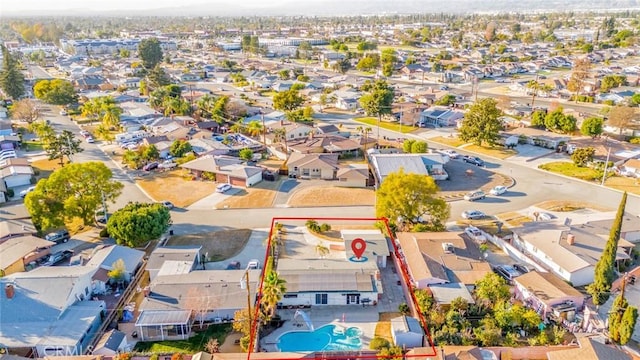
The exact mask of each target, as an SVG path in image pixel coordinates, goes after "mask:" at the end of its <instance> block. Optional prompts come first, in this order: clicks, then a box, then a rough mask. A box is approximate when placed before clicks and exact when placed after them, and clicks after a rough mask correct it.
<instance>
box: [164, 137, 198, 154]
mask: <svg viewBox="0 0 640 360" xmlns="http://www.w3.org/2000/svg"><path fill="white" fill-rule="evenodd" d="M192 150H193V149H192V147H191V144H190V143H189V142H188V141H186V140H180V139H178V140H176V141H174V142H173V143H172V144H171V146H170V147H169V154H171V156H175V157H183V156H184V155H185V154H186V153H188V152H191V151H192Z"/></svg>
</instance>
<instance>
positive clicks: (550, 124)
mask: <svg viewBox="0 0 640 360" xmlns="http://www.w3.org/2000/svg"><path fill="white" fill-rule="evenodd" d="M576 123H577V121H576V118H575V117H574V116H573V115H567V114H565V113H564V109H563V108H562V107H561V106H558V108H557V109H555V110H554V111H552V112H550V113H548V114H547V116H546V117H545V118H544V126H545V127H546V128H547V130H551V131H556V132H562V133H565V134H567V133H571V132H572V131H574V130H575V129H576Z"/></svg>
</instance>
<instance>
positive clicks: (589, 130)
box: [580, 117, 604, 138]
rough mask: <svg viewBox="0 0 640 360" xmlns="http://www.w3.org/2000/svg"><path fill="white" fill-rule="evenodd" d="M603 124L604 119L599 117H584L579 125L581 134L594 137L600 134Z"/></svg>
mask: <svg viewBox="0 0 640 360" xmlns="http://www.w3.org/2000/svg"><path fill="white" fill-rule="evenodd" d="M603 126H604V120H602V118H599V117H590V118H587V119H584V121H583V122H582V126H580V132H581V133H582V135H585V136H591V137H592V138H596V137H598V136H600V134H602V127H603Z"/></svg>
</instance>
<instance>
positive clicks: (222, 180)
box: [216, 174, 229, 184]
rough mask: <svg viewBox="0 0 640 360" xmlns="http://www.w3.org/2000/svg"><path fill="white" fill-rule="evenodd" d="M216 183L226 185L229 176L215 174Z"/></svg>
mask: <svg viewBox="0 0 640 360" xmlns="http://www.w3.org/2000/svg"><path fill="white" fill-rule="evenodd" d="M216 182H219V183H221V184H222V183H227V182H229V176H227V175H225V174H216Z"/></svg>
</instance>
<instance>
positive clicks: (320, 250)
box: [316, 242, 329, 259]
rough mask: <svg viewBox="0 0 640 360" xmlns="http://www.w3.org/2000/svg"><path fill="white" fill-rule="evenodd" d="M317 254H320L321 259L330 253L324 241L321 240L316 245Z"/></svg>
mask: <svg viewBox="0 0 640 360" xmlns="http://www.w3.org/2000/svg"><path fill="white" fill-rule="evenodd" d="M316 254H318V256H319V257H320V258H321V259H324V258H325V256H327V255H329V248H328V247H327V246H326V245H324V244H323V243H322V242H319V243H318V244H317V245H316Z"/></svg>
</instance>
